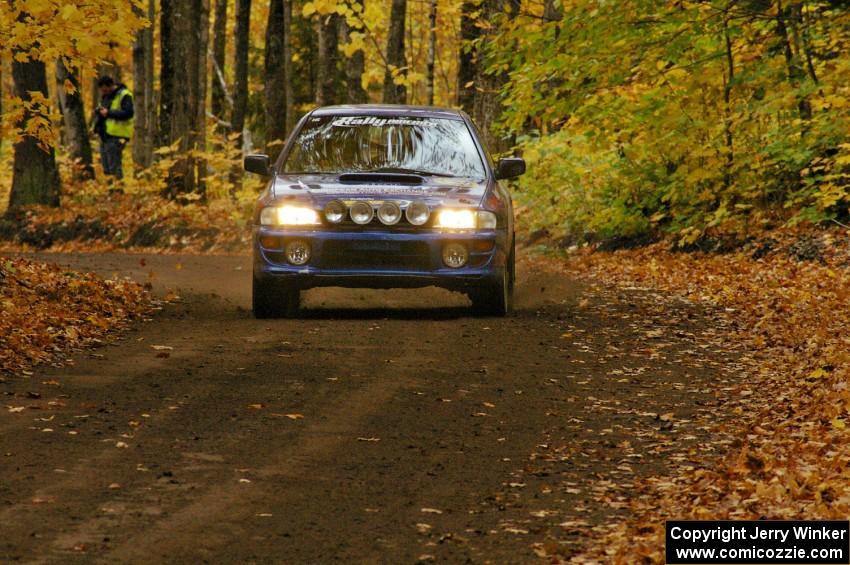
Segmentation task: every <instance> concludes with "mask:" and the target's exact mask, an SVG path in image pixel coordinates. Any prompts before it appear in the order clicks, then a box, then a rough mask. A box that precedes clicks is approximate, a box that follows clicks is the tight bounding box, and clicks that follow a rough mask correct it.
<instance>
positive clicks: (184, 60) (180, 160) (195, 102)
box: [163, 0, 209, 198]
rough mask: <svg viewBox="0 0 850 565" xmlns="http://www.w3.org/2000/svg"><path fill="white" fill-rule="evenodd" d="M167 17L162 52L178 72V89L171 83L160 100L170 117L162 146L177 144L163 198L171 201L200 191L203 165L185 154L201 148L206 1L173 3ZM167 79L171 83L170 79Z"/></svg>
mask: <svg viewBox="0 0 850 565" xmlns="http://www.w3.org/2000/svg"><path fill="white" fill-rule="evenodd" d="M164 3H165V1H163V4H164ZM168 15H169V17H170V22H169V27H170V29H169V34H168V36H167V37H168V40H169V45H167V46H164V48H163V53H168V55H169V56H170V57H172V58H173V62H174V64H175V65H177V64H179V65H180V68H181V69H182V74H181V75H180V79H181V80H180V83H179V86H178V85H177V84H176V83H175V82H172V84H171V88H170V90H169V94H170V100H167V99H165V97H163V106H167V107H168V109H169V113H170V118H171V122H170V124H169V127H168V130H167V133H168V137H167V140H166V143H167V144H168V145H171V144H174V143H177V142H179V144H178V149H177V154H176V155H175V163H174V165H172V167H171V169H170V170H169V174H168V182H167V187H166V195H167V196H169V197H172V198H175V197H177V196H179V195H181V194H187V193H192V192H197V193H201V194H203V189H204V185H203V178H204V175H205V170H204V168H205V163H204V162H203V161H201V160H199V159H198V158H197V157H194V156H192V155H189V153H190V152H192V151H195V150H203V149H204V148H205V147H204V145H205V139H206V135H205V130H206V128H205V124H206V115H205V104H204V103H205V99H206V82H207V76H206V53H207V43H208V39H209V32H208V30H209V0H186V1H185V2H179V3H175V5H172V6H171V7H170V9H169V12H168ZM171 80H172V81H174V77H173V76H172V77H171ZM164 94H165V93H163V95H164Z"/></svg>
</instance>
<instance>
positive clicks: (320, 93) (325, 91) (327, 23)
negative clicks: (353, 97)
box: [316, 12, 340, 106]
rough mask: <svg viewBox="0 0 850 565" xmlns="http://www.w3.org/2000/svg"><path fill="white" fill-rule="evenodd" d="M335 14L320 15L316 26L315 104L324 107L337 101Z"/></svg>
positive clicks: (337, 25)
mask: <svg viewBox="0 0 850 565" xmlns="http://www.w3.org/2000/svg"><path fill="white" fill-rule="evenodd" d="M339 20H340V17H339V16H338V15H337V14H336V13H333V12H332V13H328V14H320V15H319V18H318V22H317V25H316V37H317V44H318V47H317V53H316V104H317V105H319V106H325V105H328V104H335V103H337V102H338V101H339V100H338V99H339V81H338V78H339V72H338V65H339V29H340V22H339Z"/></svg>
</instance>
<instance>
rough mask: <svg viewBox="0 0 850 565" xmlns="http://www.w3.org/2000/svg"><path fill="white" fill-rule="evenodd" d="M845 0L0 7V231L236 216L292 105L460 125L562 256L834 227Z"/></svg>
mask: <svg viewBox="0 0 850 565" xmlns="http://www.w3.org/2000/svg"><path fill="white" fill-rule="evenodd" d="M848 7H850V4H848V2H846V1H843V0H829V1H821V0H810V1H798V2H789V1H783V0H725V1H717V0H712V1H657V0H624V1H617V2H612V1H608V0H575V1H558V0H544V1H543V2H540V1H537V0H467V1H462V0H382V1H376V0H366V1H365V2H357V1H343V2H339V1H338V0H316V1H298V0H189V1H186V2H170V1H168V0H162V1H160V2H156V1H154V0H130V1H127V2H122V3H113V2H109V1H107V0H76V1H74V2H64V1H59V0H27V1H25V2H24V1H15V0H13V1H11V2H5V3H3V4H2V5H0V61H2V64H0V70H1V71H2V72H0V86H2V115H3V121H2V130H0V202H2V204H0V207H5V208H7V211H6V218H7V220H6V228H5V230H4V229H0V231H2V232H4V233H5V234H6V235H7V236H8V238H11V239H14V238H16V237H19V232H20V230H21V229H22V225H23V224H22V223H21V222H22V221H23V220H22V219H21V218H23V217H24V216H23V215H22V214H23V213H22V212H21V211H22V210H27V212H26V214H25V215H26V217H27V218H29V219H28V220H27V221H28V222H33V221H40V220H37V219H34V218H42V219H43V221H59V220H60V219H61V220H62V221H65V222H67V219H68V216H67V215H65V216H61V215H60V216H57V215H56V211H52V212H51V211H49V210H45V209H42V208H38V207H36V208H28V207H29V206H32V205H42V206H49V207H57V206H58V207H60V210H62V209H67V210H70V212H69V213H70V214H73V217H88V216H91V215H93V214H95V215H96V214H98V213H100V214H101V215H102V214H104V210H106V209H110V210H112V211H113V212H114V213H113V214H112V215H113V216H114V215H120V214H121V211H122V210H123V209H124V208H126V207H127V204H128V202H132V203H134V205H135V206H137V207H139V206H141V207H142V208H144V209H145V210H151V209H154V210H160V211H161V213H162V214H165V213H167V211H169V210H171V211H172V212H171V213H175V214H178V215H179V216H180V217H181V218H182V219H181V220H180V221H181V222H183V223H186V222H188V223H190V224H199V226H198V229H202V228H203V226H202V225H200V224H203V223H204V220H203V218H216V219H217V221H218V219H223V218H229V219H232V220H233V221H235V222H237V223H238V224H240V225H243V226H244V225H245V222H247V216H248V213H247V210H248V209H249V203H250V201H251V199H252V198H253V196H254V195H255V194H256V192H257V189H258V185H257V182H256V180H255V179H251V180H248V181H246V180H245V179H243V177H242V174H241V172H240V171H239V166H238V163H239V161H240V159H241V156H242V154H243V153H247V152H251V151H266V152H270V153H275V152H276V151H277V150H279V148H280V147H281V144H282V141H283V140H284V139H285V138H286V136H287V135H288V133H289V131H290V130H291V128H292V126H293V124H294V123H295V121H296V120H297V119H298V118H299V117H300V116H301V115H303V114H304V113H305V112H307V111H309V109H310V108H313V107H315V106H318V105H325V104H337V103H356V102H389V103H408V104H436V105H442V106H451V107H460V108H463V109H464V110H466V111H467V112H469V113H470V114H471V115H472V116H473V118H474V119H475V121H476V122H477V123H478V124H479V126H480V127H481V128H482V129H483V130H484V131H485V132H486V137H487V142H488V145H489V148H490V150H491V151H492V152H494V153H503V152H514V153H518V154H522V155H523V156H524V157H525V158H526V159H527V161H528V162H529V171H530V172H529V174H528V175H527V176H526V177H524V178H523V179H522V180H521V181H520V182H519V184H518V186H517V187H516V188H517V190H516V194H517V198H518V200H519V202H520V204H521V213H522V214H523V219H524V222H523V223H524V224H525V226H526V227H528V228H530V229H531V230H532V231H533V230H536V232H534V231H533V232H534V233H538V234H541V235H542V236H545V237H548V238H550V239H551V240H552V241H555V242H558V243H561V244H564V245H572V244H575V243H581V242H584V241H611V242H615V243H616V242H631V241H643V240H645V239H647V238H650V239H655V238H658V237H668V238H670V239H672V241H673V242H674V243H675V244H678V245H682V246H688V245H699V244H700V242H702V241H705V240H708V239H711V238H712V237H714V236H715V235H717V234H731V235H734V236H736V237H740V236H746V235H747V234H750V233H752V232H754V231H763V230H766V229H772V228H775V227H779V226H782V225H789V224H792V225H793V224H798V223H800V222H806V223H818V222H823V221H832V222H839V223H844V222H845V221H846V220H847V217H848V190H847V181H848V165H850V143H848V135H850V129H848V126H850V115H849V114H848V111H847V110H848V100H850V97H848V89H850V50H848V42H850V10H848ZM103 74H110V75H114V76H115V77H116V78H118V79H120V80H121V81H122V82H123V83H125V84H127V85H128V86H129V87H130V88H131V89H132V90H133V92H134V95H135V101H136V112H137V116H136V135H135V137H134V140H133V143H132V148H131V150H130V151H127V152H125V157H126V160H127V161H128V163H127V170H132V171H134V174H133V178H132V179H129V180H128V181H127V182H126V186H125V187H124V190H125V192H126V193H128V194H130V195H133V196H134V198H133V199H123V200H121V199H119V198H117V197H115V198H109V197H108V193H107V187H106V183H104V182H103V180H102V179H101V180H100V181H97V180H93V179H95V177H99V176H100V173H99V170H98V165H97V159H96V158H95V157H93V155H95V154H96V150H97V149H96V142H93V141H92V139H91V136H90V134H89V128H90V126H91V123H90V116H91V113H92V110H93V108H94V106H95V105H96V103H97V95H96V94H95V91H96V89H95V88H94V85H93V80H94V79H95V78H96V77H97V76H98V75H103ZM130 159H132V166H130V164H129V160H130ZM13 170H14V172H13ZM116 200H121V204H115V201H116ZM163 200H164V201H165V202H164V203H163V202H160V201H163ZM173 203H180V204H178V205H179V206H183V208H181V209H180V211H179V213H178V212H173V210H176V208H174V207H173V206H172V204H173ZM115 206H119V208H115ZM121 206H123V208H120V207H121ZM145 206H148V208H145ZM110 207H111V208H110ZM210 209H212V210H215V211H216V212H215V213H213V214H212V215H210ZM34 210H37V211H38V212H34ZM146 213H147V212H146ZM217 213H220V214H222V215H220V216H219V215H216V214H217ZM9 218H13V219H14V221H12V223H11V224H9V222H10V221H11V220H9ZM44 218H46V220H44ZM102 220H103V221H107V222H108V221H109V218H102ZM217 227H221V226H217ZM87 229H89V231H91V229H92V228H91V226H89V227H88V228H87ZM95 231H97V230H95ZM106 231H109V229H106ZM89 235H91V234H89ZM68 237H76V235H74V234H71V235H70V236H68ZM127 237H128V236H127V234H124V239H123V240H121V241H122V242H123V243H125V244H126V243H127V242H128V240H127ZM54 239H55V237H50V238H48V242H49V241H53V240H54ZM119 239H120V238H119ZM35 243H45V242H44V241H40V240H39V241H36V242H35Z"/></svg>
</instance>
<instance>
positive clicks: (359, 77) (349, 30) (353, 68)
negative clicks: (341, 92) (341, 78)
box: [339, 18, 369, 104]
mask: <svg viewBox="0 0 850 565" xmlns="http://www.w3.org/2000/svg"><path fill="white" fill-rule="evenodd" d="M339 23H340V37H342V38H345V40H346V42H345V46H341V47H340V48H341V49H342V50H343V52H344V53H346V57H345V85H346V102H347V103H349V104H364V103H366V102H367V101H368V99H369V98H368V95H367V93H366V90H365V89H364V88H363V73H364V72H365V70H366V54H365V53H364V52H363V48H362V47H360V46H357V45H352V44H353V41H352V38H353V34H355V33H356V34H359V35H362V31H358V30H355V29H354V28H353V27H352V26H351V25H350V24H349V23H348V21H347V19H346V18H340V22H339ZM350 45H351V46H353V47H354V49H353V51H351V50H350V48H349V47H348V46H350Z"/></svg>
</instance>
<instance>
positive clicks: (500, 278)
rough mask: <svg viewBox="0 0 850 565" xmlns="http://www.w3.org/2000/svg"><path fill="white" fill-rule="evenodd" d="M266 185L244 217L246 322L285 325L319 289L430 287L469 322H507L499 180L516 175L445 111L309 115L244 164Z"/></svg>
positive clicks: (467, 124)
mask: <svg viewBox="0 0 850 565" xmlns="http://www.w3.org/2000/svg"><path fill="white" fill-rule="evenodd" d="M244 164H245V169H246V170H247V171H250V172H253V173H257V174H261V175H265V176H267V177H268V178H269V180H268V184H267V185H266V187H265V189H264V190H263V192H262V194H261V195H260V197H259V198H258V200H257V204H256V208H255V211H254V217H253V220H254V221H253V240H252V241H253V247H254V263H253V311H254V315H255V316H256V317H257V318H273V317H287V316H292V315H294V314H295V313H296V312H297V311H298V308H299V304H300V293H301V291H304V290H307V289H310V288H313V287H319V286H342V287H361V288H416V287H424V286H438V287H442V288H446V289H449V290H453V291H458V292H463V293H465V294H467V295H468V296H469V298H470V299H471V302H472V306H473V309H474V311H475V312H477V313H479V314H482V315H494V316H504V315H506V314H507V313H509V312H510V311H511V307H512V302H513V289H514V280H515V257H516V254H515V249H514V248H515V245H514V243H515V242H514V216H513V206H512V203H511V196H510V193H509V191H508V188H507V187H506V186H505V184H504V183H503V182H501V181H504V180H506V179H510V178H513V177H516V176H519V175H521V174H523V173H524V172H525V162H524V161H523V160H522V159H520V158H516V157H510V158H504V159H500V160H499V161H498V162H495V163H494V162H493V161H492V160H491V158H490V156H489V154H488V153H487V151H486V149H485V147H484V145H483V144H482V141H481V136H480V135H479V133H478V130H477V129H476V127H475V125H474V124H473V123H472V121H471V120H470V118H469V117H468V116H467V115H466V114H465V113H463V112H461V111H458V110H451V109H441V108H433V107H414V106H393V105H351V106H332V107H324V108H318V109H315V110H313V111H311V112H309V113H308V114H307V115H305V116H304V117H303V118H302V119H301V120H300V121H299V122H298V124H297V125H296V127H295V128H294V130H293V132H292V134H291V135H290V136H289V139H288V141H287V143H286V144H285V145H284V147H283V149H282V151H281V153H280V155H279V157H278V158H277V159H276V160H275V161H274V162H273V163H272V162H271V160H270V158H269V156H267V155H248V156H246V157H245V161H244Z"/></svg>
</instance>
